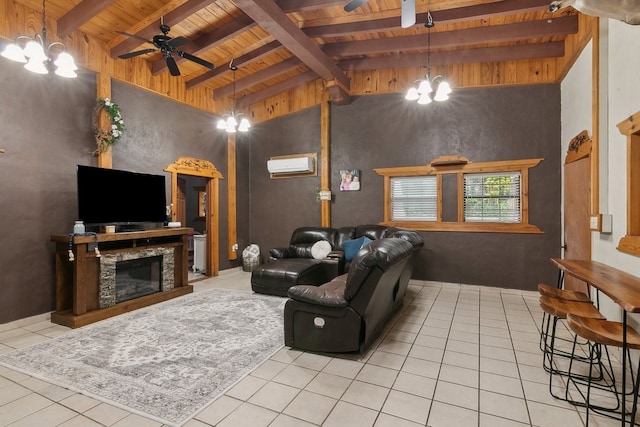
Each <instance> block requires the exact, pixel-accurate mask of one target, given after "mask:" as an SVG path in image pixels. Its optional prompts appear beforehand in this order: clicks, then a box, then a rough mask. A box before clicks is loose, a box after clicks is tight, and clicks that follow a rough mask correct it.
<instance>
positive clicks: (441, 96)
mask: <svg viewBox="0 0 640 427" xmlns="http://www.w3.org/2000/svg"><path fill="white" fill-rule="evenodd" d="M447 99H449V95H447V94H446V93H442V92H436V96H434V97H433V100H434V101H438V102H442V101H446V100H447Z"/></svg>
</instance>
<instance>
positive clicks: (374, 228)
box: [251, 224, 424, 296]
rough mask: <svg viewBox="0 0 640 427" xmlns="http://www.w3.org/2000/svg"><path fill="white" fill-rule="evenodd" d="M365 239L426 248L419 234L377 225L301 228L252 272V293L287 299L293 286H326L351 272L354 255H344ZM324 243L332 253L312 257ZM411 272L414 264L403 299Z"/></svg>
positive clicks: (407, 273)
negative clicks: (317, 244) (404, 241)
mask: <svg viewBox="0 0 640 427" xmlns="http://www.w3.org/2000/svg"><path fill="white" fill-rule="evenodd" d="M364 237H366V238H367V239H369V240H378V239H382V238H393V237H395V238H400V239H403V240H406V241H408V242H410V243H411V244H412V247H413V252H414V253H416V252H418V251H419V250H420V249H421V248H422V247H423V245H424V241H423V239H422V236H421V235H420V233H417V232H415V231H412V230H405V229H401V228H397V227H387V226H384V225H378V224H365V225H358V226H355V227H341V228H331V227H300V228H297V229H295V230H294V231H293V233H292V235H291V239H290V241H289V245H288V246H287V247H280V248H272V249H270V250H269V261H268V262H267V263H266V264H263V265H260V266H259V267H257V268H256V269H254V270H253V272H252V274H251V289H252V290H253V291H254V292H257V293H262V294H268V295H279V296H287V290H288V289H289V288H290V287H291V286H295V285H315V286H318V285H321V284H323V283H326V282H328V281H329V280H331V279H333V278H334V277H336V276H339V275H341V274H344V273H345V272H346V271H348V269H349V264H350V263H351V256H353V255H354V254H355V253H353V254H350V253H349V252H353V250H352V249H350V250H347V251H345V247H346V248H347V249H349V248H353V244H354V243H356V244H357V243H358V242H357V241H358V240H359V239H361V238H364ZM321 240H323V241H326V242H329V244H330V245H331V252H329V253H328V254H327V256H326V257H324V258H322V259H316V258H314V257H313V253H312V249H313V246H314V244H316V243H317V242H318V241H321ZM357 249H359V247H358V248H357ZM356 252H357V251H356ZM348 255H351V256H348ZM414 258H415V257H414ZM412 271H413V263H412V262H411V263H409V264H408V265H407V266H406V269H405V271H404V273H403V276H402V280H401V282H402V288H403V289H401V290H400V293H401V294H402V295H404V292H405V290H406V286H407V285H408V283H409V279H410V278H411V273H412Z"/></svg>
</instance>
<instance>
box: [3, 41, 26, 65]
mask: <svg viewBox="0 0 640 427" xmlns="http://www.w3.org/2000/svg"><path fill="white" fill-rule="evenodd" d="M0 55H2V56H4V57H5V58H7V59H10V60H12V61H16V62H21V63H23V64H24V63H26V62H27V58H25V57H24V53H23V52H22V49H21V48H20V46H18V45H17V44H15V43H11V44H8V45H6V46H5V48H4V50H3V51H2V53H0Z"/></svg>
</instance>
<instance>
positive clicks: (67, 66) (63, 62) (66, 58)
mask: <svg viewBox="0 0 640 427" xmlns="http://www.w3.org/2000/svg"><path fill="white" fill-rule="evenodd" d="M54 64H55V65H56V66H57V67H58V69H63V70H65V71H67V70H69V71H75V70H77V69H78V66H77V65H76V63H75V62H74V61H73V56H71V55H69V53H67V52H61V53H60V55H58V59H56V60H55V62H54Z"/></svg>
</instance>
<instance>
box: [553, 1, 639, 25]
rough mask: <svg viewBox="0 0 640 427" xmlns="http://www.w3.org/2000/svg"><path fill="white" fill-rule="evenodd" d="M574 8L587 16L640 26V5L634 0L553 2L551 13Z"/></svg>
mask: <svg viewBox="0 0 640 427" xmlns="http://www.w3.org/2000/svg"><path fill="white" fill-rule="evenodd" d="M567 6H572V7H573V8H574V9H576V10H579V11H580V12H582V13H584V14H586V15H593V16H601V17H604V18H613V19H617V20H620V21H623V22H626V23H627V24H631V25H640V3H638V2H637V1H634V0H608V1H601V0H599V1H597V0H560V1H552V2H551V4H550V5H549V7H548V9H547V10H549V12H555V11H557V10H559V9H562V8H563V7H567Z"/></svg>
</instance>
